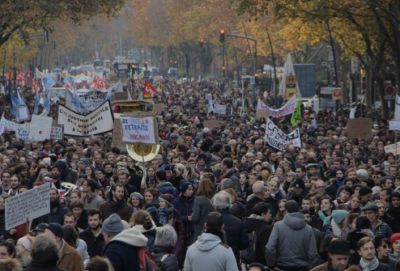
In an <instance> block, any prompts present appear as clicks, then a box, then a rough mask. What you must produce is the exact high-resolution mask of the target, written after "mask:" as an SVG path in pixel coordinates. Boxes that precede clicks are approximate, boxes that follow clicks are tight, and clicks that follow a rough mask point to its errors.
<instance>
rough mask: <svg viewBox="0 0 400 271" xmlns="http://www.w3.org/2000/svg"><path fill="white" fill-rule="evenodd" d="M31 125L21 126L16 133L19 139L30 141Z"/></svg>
mask: <svg viewBox="0 0 400 271" xmlns="http://www.w3.org/2000/svg"><path fill="white" fill-rule="evenodd" d="M30 126H31V124H30V123H25V124H21V127H20V128H18V129H17V130H16V131H15V132H16V135H17V138H19V139H22V140H29V139H30V129H31V128H30Z"/></svg>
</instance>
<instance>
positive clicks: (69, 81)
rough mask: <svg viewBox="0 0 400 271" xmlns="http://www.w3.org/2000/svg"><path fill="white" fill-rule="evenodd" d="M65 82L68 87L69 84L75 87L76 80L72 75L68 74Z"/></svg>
mask: <svg viewBox="0 0 400 271" xmlns="http://www.w3.org/2000/svg"><path fill="white" fill-rule="evenodd" d="M63 82H64V83H65V84H66V85H67V86H68V84H71V85H72V87H73V86H75V80H74V78H73V77H72V76H71V75H70V74H68V75H67V76H65V78H64V81H63Z"/></svg>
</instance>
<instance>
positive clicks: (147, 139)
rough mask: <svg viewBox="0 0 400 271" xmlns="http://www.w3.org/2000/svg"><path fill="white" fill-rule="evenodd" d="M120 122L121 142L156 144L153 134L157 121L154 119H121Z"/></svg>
mask: <svg viewBox="0 0 400 271" xmlns="http://www.w3.org/2000/svg"><path fill="white" fill-rule="evenodd" d="M120 120H121V126H122V134H123V136H122V142H125V143H142V144H149V145H155V144H157V143H156V134H155V131H156V129H155V125H156V123H157V121H156V120H155V118H154V117H143V118H139V117H135V118H131V117H121V119H120Z"/></svg>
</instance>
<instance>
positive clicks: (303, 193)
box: [278, 189, 308, 210]
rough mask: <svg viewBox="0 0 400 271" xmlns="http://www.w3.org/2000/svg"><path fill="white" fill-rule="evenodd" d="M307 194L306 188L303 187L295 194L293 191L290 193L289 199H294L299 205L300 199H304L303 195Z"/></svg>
mask: <svg viewBox="0 0 400 271" xmlns="http://www.w3.org/2000/svg"><path fill="white" fill-rule="evenodd" d="M307 194H308V190H307V189H303V191H301V193H300V194H296V193H294V192H293V193H292V195H291V196H290V198H289V200H294V201H296V202H297V204H299V205H300V206H301V202H302V200H303V199H304V197H305V196H306V195H307ZM278 208H279V207H278ZM278 210H279V209H278Z"/></svg>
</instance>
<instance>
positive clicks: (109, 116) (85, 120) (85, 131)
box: [58, 100, 114, 136]
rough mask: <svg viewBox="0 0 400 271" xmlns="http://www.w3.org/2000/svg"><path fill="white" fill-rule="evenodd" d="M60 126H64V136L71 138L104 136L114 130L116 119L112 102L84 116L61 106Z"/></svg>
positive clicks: (59, 112)
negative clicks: (112, 110) (112, 109)
mask: <svg viewBox="0 0 400 271" xmlns="http://www.w3.org/2000/svg"><path fill="white" fill-rule="evenodd" d="M58 124H63V125H64V134H65V135H70V136H89V135H97V134H104V133H107V132H109V131H112V129H113V128H114V117H113V113H112V112H111V105H110V101H108V100H107V101H105V102H104V103H103V104H102V105H100V106H99V107H98V108H97V109H96V110H95V111H93V112H92V113H90V114H89V115H86V116H84V115H82V114H79V113H76V112H74V111H72V110H71V109H68V108H67V107H65V106H64V105H62V104H60V105H59V107H58Z"/></svg>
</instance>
